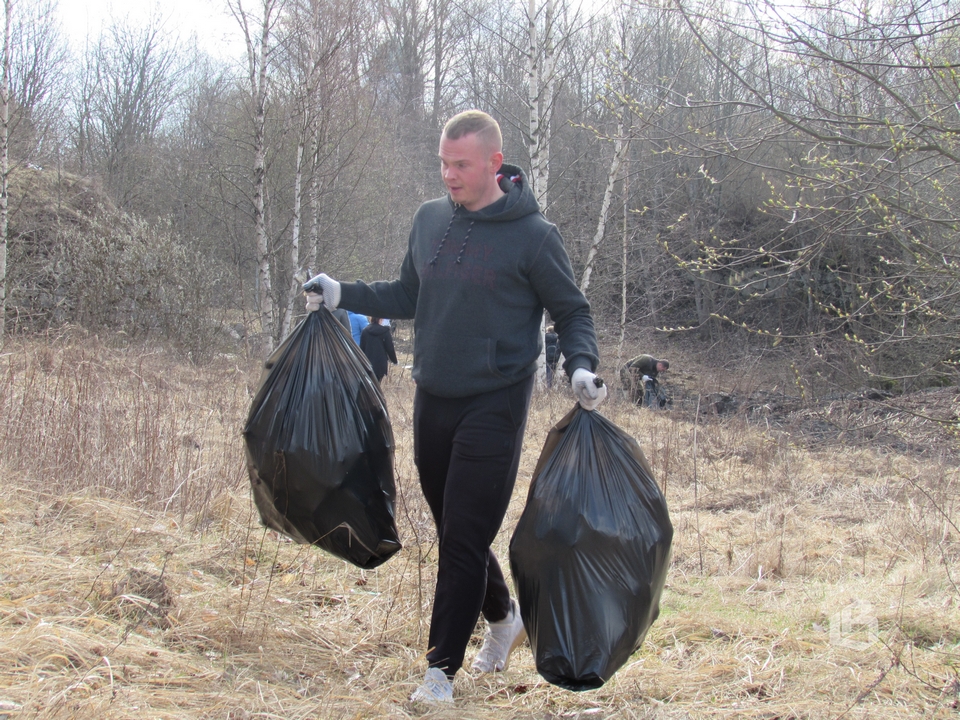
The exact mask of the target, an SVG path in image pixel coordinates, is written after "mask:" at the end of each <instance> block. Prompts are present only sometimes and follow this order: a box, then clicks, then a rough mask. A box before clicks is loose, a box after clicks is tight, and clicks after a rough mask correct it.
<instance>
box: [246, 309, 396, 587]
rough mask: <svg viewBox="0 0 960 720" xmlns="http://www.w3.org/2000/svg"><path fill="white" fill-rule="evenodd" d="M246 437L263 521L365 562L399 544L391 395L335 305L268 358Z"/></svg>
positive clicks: (376, 561)
mask: <svg viewBox="0 0 960 720" xmlns="http://www.w3.org/2000/svg"><path fill="white" fill-rule="evenodd" d="M243 437H244V440H245V442H246V449H247V469H248V471H249V474H250V483H251V485H252V487H253V497H254V502H255V503H256V505H257V509H258V510H259V511H260V519H261V521H262V522H263V524H264V525H266V526H267V527H270V528H272V529H274V530H277V531H279V532H282V533H284V534H286V535H289V536H290V537H292V538H293V539H294V540H296V541H297V542H301V543H313V544H314V545H317V546H319V547H321V548H323V549H324V550H327V551H328V552H330V553H332V554H333V555H336V556H337V557H339V558H342V559H344V560H347V561H348V562H351V563H353V564H354V565H357V566H359V567H362V568H373V567H376V566H378V565H380V564H382V563H383V562H385V561H386V560H387V559H388V558H389V557H390V556H392V555H393V554H394V553H395V552H397V551H398V550H399V549H400V547H401V545H400V540H399V537H398V534H397V527H396V522H395V516H394V503H395V500H396V487H395V485H394V475H393V454H394V442H393V428H392V426H391V424H390V418H389V415H388V414H387V404H386V401H385V400H384V397H383V394H382V392H381V391H380V386H379V384H378V383H377V381H376V379H375V378H374V377H373V372H372V370H371V369H370V364H369V363H368V362H367V360H366V358H365V357H364V356H363V354H362V353H361V352H360V349H359V348H358V347H357V346H356V343H354V342H353V340H352V338H350V337H349V336H348V335H347V333H346V331H345V330H344V328H343V327H342V326H341V325H340V323H338V322H337V321H336V320H335V319H334V318H333V316H332V315H331V314H330V313H329V312H328V311H327V310H326V309H324V308H321V309H320V310H318V311H317V312H311V313H309V315H308V316H307V317H306V319H305V320H304V321H303V322H301V323H300V324H299V325H298V326H297V327H296V328H294V330H293V332H291V333H290V335H289V336H288V337H287V338H286V340H284V341H283V343H282V344H281V345H280V347H279V348H277V350H276V351H275V352H274V353H273V355H271V357H270V359H269V360H268V361H267V363H266V365H265V372H264V375H263V378H262V380H261V383H260V389H259V390H258V391H257V394H256V396H255V397H254V399H253V404H252V406H251V408H250V414H249V416H248V418H247V424H246V426H245V427H244V431H243Z"/></svg>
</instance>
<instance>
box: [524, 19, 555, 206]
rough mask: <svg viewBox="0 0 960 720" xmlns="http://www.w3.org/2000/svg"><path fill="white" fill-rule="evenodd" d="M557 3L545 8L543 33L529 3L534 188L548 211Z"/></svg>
mask: <svg viewBox="0 0 960 720" xmlns="http://www.w3.org/2000/svg"><path fill="white" fill-rule="evenodd" d="M553 10H554V8H553V0H546V2H544V4H543V7H542V12H543V32H542V33H541V32H540V29H539V27H538V19H539V16H540V10H538V8H537V0H529V5H528V10H527V12H528V23H529V25H528V31H529V45H528V47H527V109H528V114H529V131H528V135H527V145H528V148H529V151H530V184H531V189H532V190H533V194H534V197H536V198H537V202H538V203H540V208H541V209H542V210H544V211H546V208H547V199H548V198H547V192H548V190H549V185H550V113H551V110H552V107H553V93H554V88H555V86H556V77H555V73H554V67H555V62H556V60H555V48H554V42H553V40H554V38H553Z"/></svg>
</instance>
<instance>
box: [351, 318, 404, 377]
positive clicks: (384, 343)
mask: <svg viewBox="0 0 960 720" xmlns="http://www.w3.org/2000/svg"><path fill="white" fill-rule="evenodd" d="M360 349H361V350H363V354H364V355H366V356H367V359H368V360H369V361H370V365H371V366H372V367H373V374H374V375H376V376H377V382H379V381H381V380H383V378H384V376H385V375H386V374H387V361H388V360H389V361H390V362H392V363H393V364H394V365H396V364H397V353H396V351H395V350H394V349H393V336H391V335H390V328H389V327H388V326H386V325H381V324H380V318H378V317H372V318H370V324H369V325H367V326H366V327H365V328H364V329H363V330H362V331H361V332H360Z"/></svg>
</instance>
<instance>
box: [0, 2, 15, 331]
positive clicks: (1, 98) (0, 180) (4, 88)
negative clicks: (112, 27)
mask: <svg viewBox="0 0 960 720" xmlns="http://www.w3.org/2000/svg"><path fill="white" fill-rule="evenodd" d="M12 6H13V0H3V70H2V76H0V348H2V347H3V344H4V333H5V332H6V318H7V228H8V227H9V212H10V207H9V199H8V182H7V181H8V174H9V171H10V154H9V153H10V55H11V52H10V25H11V15H12V10H13V8H12Z"/></svg>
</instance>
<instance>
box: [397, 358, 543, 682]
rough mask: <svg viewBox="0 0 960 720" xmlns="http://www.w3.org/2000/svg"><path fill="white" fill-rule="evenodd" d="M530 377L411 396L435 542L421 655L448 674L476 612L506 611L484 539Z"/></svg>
mask: <svg viewBox="0 0 960 720" xmlns="http://www.w3.org/2000/svg"><path fill="white" fill-rule="evenodd" d="M533 381H534V378H533V377H532V376H531V377H529V378H527V379H526V380H524V381H522V382H520V383H517V384H516V385H512V386H511V387H508V388H504V389H503V390H498V391H496V392H491V393H485V394H483V395H474V396H471V397H466V398H441V397H437V396H435V395H430V394H428V393H425V392H423V391H421V390H420V389H417V392H416V396H415V398H414V402H413V438H414V460H415V462H416V465H417V469H418V471H419V473H420V487H421V488H422V489H423V495H424V497H425V498H426V499H427V504H428V505H429V506H430V510H431V512H432V513H433V518H434V521H435V522H436V524H437V535H438V537H439V547H440V553H439V568H438V571H437V587H436V591H435V594H434V598H433V614H432V616H431V620H430V640H429V646H430V650H429V652H428V653H427V661H428V662H429V664H430V667H438V668H441V669H443V670H444V671H445V672H446V673H447V675H448V676H450V677H453V675H454V673H456V672H457V670H459V669H460V667H461V666H462V665H463V656H464V653H465V651H466V648H467V643H469V642H470V636H471V635H472V634H473V630H474V628H475V627H476V624H477V619H478V617H479V616H480V614H481V612H482V613H483V617H484V618H486V619H487V620H488V621H491V622H496V621H498V620H503V619H504V618H505V617H506V616H507V613H508V612H509V610H510V592H509V589H508V588H507V583H506V579H505V578H504V576H503V571H502V570H501V568H500V564H499V563H498V562H497V558H496V556H495V555H494V554H493V551H492V550H491V549H490V544H491V543H492V542H493V540H494V538H495V537H496V535H497V532H498V531H499V530H500V525H501V523H503V517H504V515H506V512H507V506H508V505H509V503H510V496H511V495H512V494H513V486H514V483H515V482H516V479H517V468H518V467H519V465H520V451H521V449H522V445H523V431H524V427H525V426H526V422H527V412H528V410H529V408H530V395H531V393H532V391H533Z"/></svg>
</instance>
